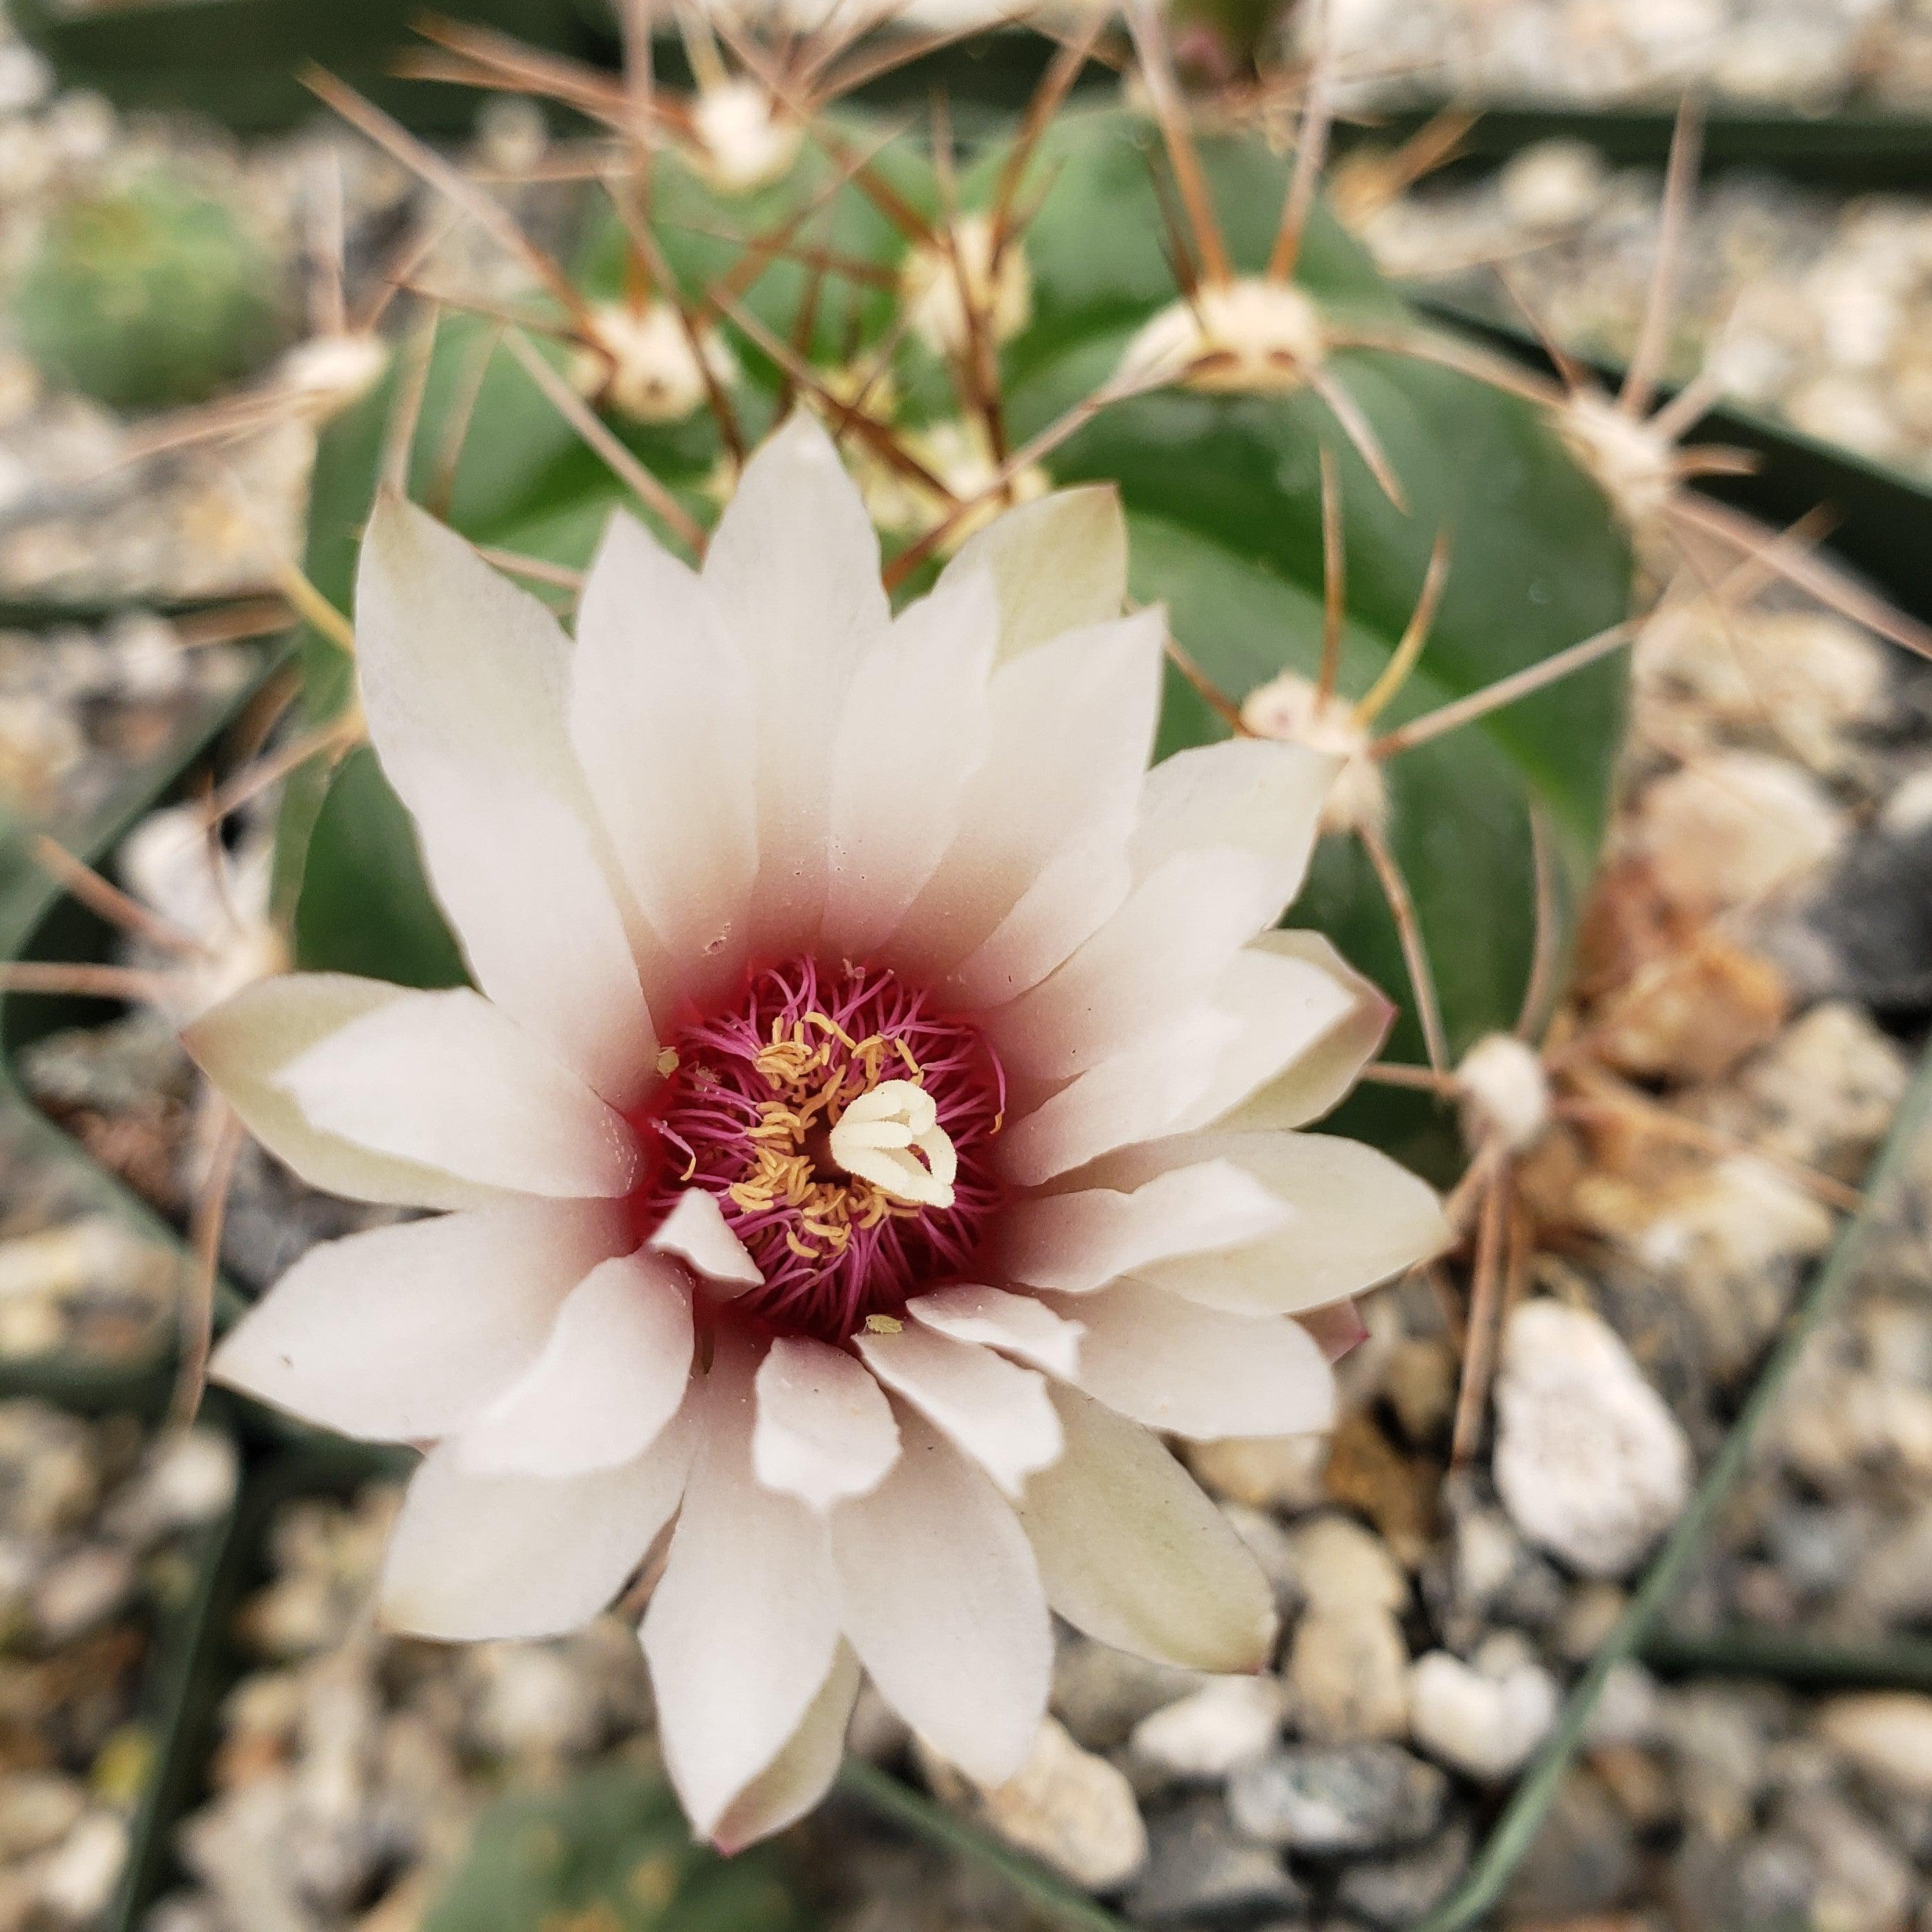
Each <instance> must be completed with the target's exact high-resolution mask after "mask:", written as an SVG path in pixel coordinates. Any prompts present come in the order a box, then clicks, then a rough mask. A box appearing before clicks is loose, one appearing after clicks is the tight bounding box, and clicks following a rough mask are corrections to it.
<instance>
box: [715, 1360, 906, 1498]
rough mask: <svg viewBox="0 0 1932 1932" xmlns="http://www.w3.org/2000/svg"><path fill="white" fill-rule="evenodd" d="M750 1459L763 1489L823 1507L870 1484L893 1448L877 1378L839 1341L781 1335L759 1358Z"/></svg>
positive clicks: (895, 1436)
mask: <svg viewBox="0 0 1932 1932" xmlns="http://www.w3.org/2000/svg"><path fill="white" fill-rule="evenodd" d="M756 1388H757V1401H758V1420H757V1427H756V1428H755V1429H754V1430H753V1432H752V1436H751V1467H752V1469H753V1471H754V1472H755V1473H756V1475H757V1478H758V1481H760V1482H761V1483H763V1484H764V1486H765V1487H766V1489H768V1490H782V1491H784V1493H787V1495H790V1496H798V1497H799V1498H801V1499H802V1500H803V1501H805V1502H808V1503H809V1504H810V1505H811V1506H812V1508H814V1509H817V1510H825V1509H829V1508H831V1507H832V1505H833V1504H834V1503H836V1502H843V1501H844V1499H846V1498H847V1497H849V1496H863V1495H864V1494H865V1492H866V1491H867V1490H871V1489H876V1488H877V1487H878V1484H879V1483H880V1481H881V1479H882V1478H883V1477H884V1475H885V1473H886V1471H887V1470H888V1469H890V1468H891V1467H892V1464H893V1463H894V1462H895V1460H897V1458H898V1453H899V1432H898V1424H896V1423H895V1422H894V1421H893V1420H892V1405H891V1403H889V1402H888V1401H886V1397H885V1394H884V1392H883V1391H882V1390H881V1389H880V1387H879V1385H878V1384H877V1382H874V1380H873V1379H872V1378H871V1376H870V1375H869V1374H868V1373H866V1371H865V1369H864V1368H863V1367H862V1366H861V1365H860V1364H859V1362H858V1361H856V1360H855V1359H854V1358H853V1357H852V1356H851V1355H848V1354H847V1352H846V1351H845V1350H844V1349H835V1348H832V1347H831V1346H829V1344H827V1343H823V1342H814V1341H809V1340H805V1339H803V1338H802V1337H791V1336H781V1337H779V1338H778V1340H776V1341H775V1342H774V1343H772V1346H771V1347H770V1349H769V1351H768V1352H766V1356H765V1359H764V1361H763V1363H762V1364H760V1367H759V1369H758V1373H757V1383H756Z"/></svg>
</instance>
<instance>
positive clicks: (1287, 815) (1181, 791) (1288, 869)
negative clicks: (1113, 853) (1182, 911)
mask: <svg viewBox="0 0 1932 1932" xmlns="http://www.w3.org/2000/svg"><path fill="white" fill-rule="evenodd" d="M1339 766H1340V761H1339V760H1337V759H1335V758H1333V757H1330V756H1329V755H1328V754H1326V753H1325V752H1322V751H1311V750H1310V749H1309V748H1307V746H1305V745H1286V744H1282V743H1280V742H1277V741H1276V740H1274V739H1265V738H1233V739H1228V740H1227V741H1226V742H1223V743H1220V744H1216V745H1196V746H1194V747H1193V748H1191V749H1190V750H1187V751H1177V752H1176V753H1175V754H1174V756H1173V757H1171V758H1163V760H1161V762H1160V763H1159V764H1157V765H1156V766H1154V769H1153V770H1152V771H1151V772H1148V778H1147V784H1146V787H1145V789H1144V790H1142V793H1141V808H1140V812H1139V817H1138V819H1137V820H1136V823H1135V827H1134V838H1133V847H1132V855H1133V861H1134V865H1135V868H1136V871H1139V873H1141V874H1142V875H1143V876H1145V875H1146V874H1149V873H1151V872H1153V871H1156V870H1157V869H1158V868H1160V866H1161V865H1164V864H1166V862H1167V861H1168V860H1169V859H1172V858H1173V857H1175V856H1176V855H1177V854H1178V853H1182V852H1188V851H1194V850H1199V849H1201V848H1202V847H1205V846H1211V845H1232V846H1235V847H1239V848H1240V849H1241V850H1244V851H1247V852H1251V853H1254V854H1255V855H1256V856H1257V857H1258V858H1260V859H1264V860H1265V861H1266V863H1265V866H1264V867H1263V868H1262V869H1261V870H1260V871H1259V872H1258V874H1256V880H1257V889H1256V898H1255V901H1254V905H1253V910H1254V913H1255V915H1256V917H1255V922H1254V924H1253V926H1251V927H1250V931H1251V932H1259V931H1260V930H1261V929H1262V928H1263V927H1264V926H1272V925H1274V922H1275V921H1276V920H1277V919H1279V918H1280V916H1281V915H1282V913H1283V910H1285V909H1286V907H1287V905H1288V904H1289V901H1290V900H1292V898H1294V897H1295V894H1296V893H1297V892H1299V891H1300V890H1301V882H1302V880H1303V879H1304V877H1306V876H1307V871H1308V860H1309V856H1310V854H1311V853H1313V850H1314V849H1315V839H1316V832H1318V830H1319V828H1320V822H1321V815H1322V801H1323V800H1324V799H1325V798H1326V797H1327V796H1328V792H1329V790H1330V788H1331V786H1332V785H1333V784H1334V779H1335V773H1336V772H1337V769H1339Z"/></svg>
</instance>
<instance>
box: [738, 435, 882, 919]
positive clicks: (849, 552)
mask: <svg viewBox="0 0 1932 1932" xmlns="http://www.w3.org/2000/svg"><path fill="white" fill-rule="evenodd" d="M704 583H705V587H706V589H707V590H708V591H709V592H710V595H711V597H712V601H713V602H714V604H715V606H716V607H717V609H718V612H719V613H720V615H721V616H722V617H723V619H724V625H725V628H726V629H727V631H729V633H730V635H731V636H732V637H733V638H735V639H736V641H737V643H738V645H739V648H740V649H742V651H743V652H745V656H746V658H747V660H748V662H749V664H750V665H751V674H752V679H753V682H754V687H755V689H756V692H757V711H758V724H757V769H758V850H759V866H758V880H757V888H756V891H755V893H754V899H753V903H752V908H751V910H752V923H751V931H750V935H749V939H750V944H751V947H752V949H753V950H754V951H757V952H761V953H768V954H770V955H772V956H782V955H783V954H784V953H787V952H790V951H791V950H793V949H794V948H795V947H798V946H799V945H801V944H805V943H807V942H808V941H810V940H811V939H812V938H814V937H815V936H816V932H817V925H818V922H819V919H820V914H821V913H822V912H823V904H824V895H825V886H826V868H827V865H828V862H829V859H828V853H827V841H828V839H829V834H830V829H831V826H830V814H831V808H832V752H833V747H834V742H835V738H834V734H833V733H831V732H829V731H828V730H826V728H825V721H826V719H828V718H839V717H841V716H842V715H844V704H845V700H846V695H847V691H848V689H849V688H850V684H851V681H852V678H853V673H854V672H855V671H856V669H857V667H858V666H859V664H860V663H861V662H862V661H863V660H864V658H865V656H866V655H867V654H868V652H870V651H871V649H873V648H874V646H876V645H877V644H878V643H880V642H882V641H883V639H884V638H885V637H886V631H887V628H888V626H889V624H890V622H891V611H890V608H889V606H888V604H887V603H886V595H885V592H884V589H883V587H882V586H881V585H880V581H879V543H878V538H877V535H875V533H874V531H873V529H872V524H871V518H870V517H868V515H867V514H866V511H865V505H864V504H863V502H861V500H860V499H859V493H858V490H857V488H856V486H855V485H854V484H853V482H852V480H851V478H850V477H849V476H847V474H846V473H845V470H844V466H843V465H842V464H841V463H840V462H839V460H838V452H837V451H836V450H835V449H834V448H833V447H832V441H831V439H830V438H829V437H828V436H827V435H826V433H825V431H823V428H820V425H818V423H817V422H816V421H814V419H813V418H812V417H811V416H810V414H809V413H807V412H805V411H804V410H798V411H796V412H795V413H793V415H792V416H790V418H789V419H787V421H786V422H785V423H784V425H783V426H782V427H781V428H780V429H779V430H778V431H777V432H776V434H774V435H773V436H772V437H769V439H768V440H766V442H765V443H763V445H762V446H760V449H758V450H757V452H755V453H754V455H753V456H752V458H751V460H750V462H749V463H747V464H746V466H745V473H744V475H743V476H742V478H740V480H739V484H738V488H737V490H736V493H735V494H734V495H733V497H732V499H731V501H730V503H729V504H728V505H727V506H726V508H725V511H724V515H723V516H722V517H721V518H720V519H719V521H718V529H717V532H716V534H715V535H714V536H713V537H712V540H711V544H710V547H709V550H707V551H706V553H705V559H704Z"/></svg>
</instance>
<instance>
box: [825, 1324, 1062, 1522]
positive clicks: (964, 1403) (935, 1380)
mask: <svg viewBox="0 0 1932 1932" xmlns="http://www.w3.org/2000/svg"><path fill="white" fill-rule="evenodd" d="M856 1346H857V1348H858V1350H859V1355H861V1356H862V1358H864V1361H865V1366H866V1367H868V1369H870V1370H871V1371H872V1373H874V1375H875V1376H877V1377H878V1379H880V1382H883V1383H884V1384H885V1385H886V1387H887V1388H889V1389H892V1390H894V1391H896V1392H897V1393H898V1394H900V1395H902V1396H904V1397H905V1399H906V1400H907V1401H908V1402H910V1403H912V1404H913V1406H915V1407H916V1408H917V1409H920V1410H921V1411H922V1412H924V1414H925V1415H926V1417H927V1418H929V1420H930V1421H932V1422H934V1423H935V1424H937V1425H938V1427H940V1428H941V1430H944V1432H945V1433H946V1434H947V1436H950V1438H951V1439H952V1440H953V1442H956V1443H957V1444H958V1445H959V1447H960V1448H962V1450H964V1451H965V1453H966V1454H968V1455H969V1456H971V1457H972V1458H973V1460H974V1461H975V1462H976V1463H979V1464H980V1466H981V1467H982V1468H983V1469H985V1470H986V1473H987V1474H988V1475H990V1476H991V1477H992V1478H993V1480H994V1481H995V1482H996V1483H998V1484H999V1486H1000V1487H1001V1488H1002V1489H1003V1490H1006V1491H1007V1493H1009V1494H1010V1495H1017V1494H1018V1493H1019V1489H1020V1487H1021V1485H1022V1484H1023V1483H1024V1482H1025V1480H1026V1478H1028V1476H1029V1475H1031V1474H1032V1472H1034V1470H1036V1469H1043V1468H1045V1467H1046V1465H1047V1464H1048V1463H1051V1462H1052V1460H1053V1459H1054V1458H1055V1457H1056V1456H1058V1454H1060V1425H1059V1424H1058V1422H1057V1421H1055V1419H1054V1414H1053V1405H1052V1403H1051V1402H1049V1400H1048V1399H1047V1393H1046V1383H1045V1382H1044V1381H1043V1379H1041V1378H1040V1376H1037V1375H1035V1374H1034V1372H1033V1371H1032V1370H1031V1369H1022V1368H1019V1367H1016V1366H1015V1365H1014V1364H1013V1363H1011V1362H1009V1361H1006V1360H1004V1358H1002V1357H1001V1356H998V1355H995V1354H993V1352H992V1351H991V1350H990V1349H981V1348H977V1347H975V1346H974V1345H973V1344H972V1343H969V1342H959V1341H955V1340H952V1339H951V1338H950V1337H947V1336H945V1335H942V1334H939V1333H938V1332H937V1331H935V1330H933V1329H930V1328H924V1327H922V1326H921V1325H918V1324H916V1323H912V1322H908V1323H907V1324H906V1325H904V1327H903V1328H900V1329H898V1331H896V1332H894V1333H879V1334H875V1333H873V1332H872V1331H869V1330H862V1331H860V1332H859V1335H858V1336H857V1337H856Z"/></svg>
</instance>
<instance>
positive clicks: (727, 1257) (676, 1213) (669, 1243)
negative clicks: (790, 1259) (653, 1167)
mask: <svg viewBox="0 0 1932 1932" xmlns="http://www.w3.org/2000/svg"><path fill="white" fill-rule="evenodd" d="M649 1246H650V1247H652V1248H655V1250H657V1251H658V1253H660V1254H667V1255H676V1256H677V1257H678V1258H679V1259H680V1260H681V1261H685V1262H689V1263H690V1265H691V1267H693V1268H695V1269H696V1270H697V1272H698V1273H699V1274H701V1275H703V1277H705V1279H706V1280H707V1281H712V1282H719V1283H724V1284H725V1285H727V1286H730V1287H732V1288H734V1289H740V1290H742V1289H747V1288H756V1287H757V1285H758V1284H759V1283H760V1282H761V1281H763V1280H764V1278H765V1277H764V1276H763V1274H762V1273H760V1270H759V1268H758V1265H757V1262H754V1260H752V1259H751V1250H750V1249H748V1247H745V1244H744V1243H743V1242H742V1241H739V1238H738V1237H737V1235H736V1234H735V1233H734V1232H733V1230H732V1227H731V1224H730V1222H728V1221H727V1220H725V1218H724V1209H723V1208H721V1207H719V1206H718V1197H717V1196H715V1194H709V1193H706V1191H705V1190H703V1188H701V1187H687V1188H686V1189H685V1191H684V1192H683V1193H682V1194H680V1195H679V1196H678V1197H677V1199H676V1202H673V1205H672V1207H671V1211H670V1213H669V1214H667V1215H666V1216H665V1217H664V1219H663V1220H661V1222H659V1223H658V1231H657V1232H656V1233H655V1234H654V1235H652V1237H651V1238H650V1241H649Z"/></svg>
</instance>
